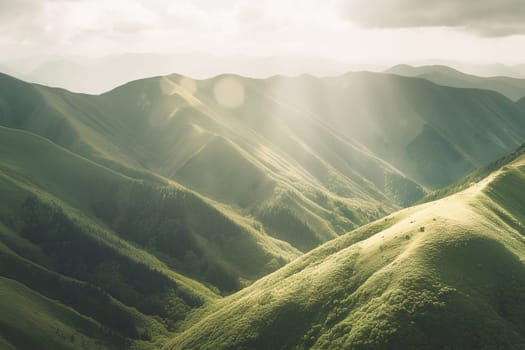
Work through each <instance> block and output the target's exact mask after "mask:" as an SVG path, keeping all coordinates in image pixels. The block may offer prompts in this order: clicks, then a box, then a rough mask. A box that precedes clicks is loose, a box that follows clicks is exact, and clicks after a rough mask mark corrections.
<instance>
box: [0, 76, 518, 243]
mask: <svg viewBox="0 0 525 350" xmlns="http://www.w3.org/2000/svg"><path fill="white" fill-rule="evenodd" d="M224 84H226V87H228V86H229V89H230V90H231V91H236V93H237V94H238V95H239V96H233V97H234V98H238V99H239V101H237V102H238V105H235V106H230V105H228V101H227V100H228V99H231V98H232V96H228V94H226V95H225V96H222V97H221V96H220V89H221V87H222V86H223V85H224ZM228 84H229V85H228ZM232 86H233V87H232ZM230 90H227V91H230ZM0 91H1V92H2V94H1V96H2V103H1V104H0V106H1V108H0V122H1V123H2V124H3V125H5V126H8V127H14V128H21V129H25V130H28V131H31V132H33V133H37V134H39V135H41V136H43V137H46V138H49V139H50V140H52V141H53V142H55V143H57V144H59V145H61V146H63V147H65V148H67V149H69V150H71V151H73V152H75V153H77V154H79V155H81V156H83V157H85V158H88V159H90V160H93V161H95V162H97V163H99V164H102V165H104V166H107V167H109V168H111V169H113V170H115V171H117V172H119V173H122V174H125V175H126V176H129V177H132V178H136V179H152V178H156V177H158V176H160V177H165V178H170V179H172V180H174V181H176V182H178V183H180V184H183V185H184V186H185V187H188V188H190V189H192V190H194V191H196V192H198V193H199V194H201V195H203V196H205V197H207V198H209V199H211V200H213V201H215V202H217V203H220V204H221V205H222V206H223V207H224V208H226V210H227V211H229V212H232V213H235V215H237V216H241V217H249V218H250V220H252V221H254V222H255V225H256V226H257V227H260V228H261V230H263V231H264V234H267V235H269V236H270V237H274V238H277V239H279V240H283V241H285V242H287V243H290V244H292V245H293V246H294V247H295V248H297V249H298V250H301V251H308V250H310V249H312V248H314V247H316V246H317V245H319V244H320V243H323V242H326V241H327V240H330V239H332V238H334V237H337V236H338V235H339V234H341V233H344V232H346V231H349V230H351V229H354V228H356V227H358V226H360V225H362V224H365V223H367V222H370V221H371V220H374V219H377V218H379V217H381V216H383V215H385V214H387V213H389V212H392V211H394V210H396V209H399V208H401V207H404V206H407V205H410V204H412V203H414V202H416V201H418V200H420V199H421V198H422V197H423V196H424V194H425V191H426V189H430V190H432V189H437V188H440V187H443V186H447V185H450V184H451V183H454V182H455V181H457V180H458V179H459V178H461V177H462V176H464V175H466V174H468V173H469V172H470V171H472V170H474V169H475V168H477V167H480V166H483V165H486V164H488V163H490V162H491V161H493V160H495V159H497V158H499V157H501V156H503V155H505V154H507V153H509V152H510V151H511V150H512V149H514V148H516V147H517V146H518V145H520V144H521V143H522V142H523V140H524V139H525V120H524V118H523V115H524V112H523V110H521V109H520V108H519V107H518V106H517V105H516V104H515V103H513V102H511V101H509V100H506V99H505V98H503V97H501V96H499V95H497V94H493V93H490V92H487V91H480V90H468V89H461V90H459V89H452V88H448V87H442V86H438V85H435V84H431V83H428V82H426V81H424V80H420V79H409V78H401V77H395V76H391V75H387V74H375V73H354V74H347V75H344V76H341V77H334V78H323V79H321V78H313V77H308V76H302V77H297V78H283V77H275V78H270V79H266V80H258V79H248V78H243V77H238V76H233V75H223V76H218V77H216V78H213V79H208V80H201V81H194V80H191V79H189V78H186V77H182V76H178V75H171V76H167V77H159V78H150V79H144V80H139V81H135V82H131V83H128V84H126V85H124V86H121V87H119V88H116V89H114V90H113V91H110V92H108V93H106V94H103V95H100V96H91V95H82V94H73V93H70V92H67V91H64V90H60V89H50V88H46V87H43V86H38V85H30V84H26V83H23V82H21V81H17V80H14V79H12V78H10V77H7V76H2V77H1V79H0ZM218 91H219V93H218ZM222 93H223V94H224V92H222ZM20 96H26V97H24V99H23V101H22V100H21V97H20ZM221 98H222V99H226V101H222V102H223V103H222V104H221V100H220V99H221ZM224 102H226V103H224ZM234 102H235V101H234ZM379 102H380V103H379ZM157 175H158V176H157ZM298 232H300V234H298ZM299 242H300V243H299Z"/></svg>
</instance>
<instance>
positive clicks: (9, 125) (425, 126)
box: [0, 73, 525, 349]
mask: <svg viewBox="0 0 525 350" xmlns="http://www.w3.org/2000/svg"><path fill="white" fill-rule="evenodd" d="M524 117H525V111H524V109H523V107H522V103H521V102H519V103H514V102H512V101H510V100H508V99H506V98H505V97H503V96H501V95H499V94H497V93H494V92H490V91H482V90H476V89H456V88H451V87H444V86H439V85H436V84H433V83H431V82H428V81H426V80H424V79H417V78H405V77H398V76H394V75H389V74H374V73H352V74H347V75H344V76H340V77H332V78H314V77H310V76H300V77H295V78H285V77H273V78H270V79H264V80H261V79H249V78H243V77H239V76H234V75H222V76H218V77H215V78H212V79H207V80H200V81H195V80H191V79H189V78H187V77H182V76H179V75H171V76H166V77H156V78H149V79H143V80H139V81H135V82H130V83H128V84H125V85H123V86H121V87H118V88H116V89H114V90H112V91H110V92H108V93H105V94H102V95H98V96H95V95H86V94H75V93H71V92H68V91H65V90H61V89H55V88H49V87H45V86H40V85H35V84H28V83H25V82H22V81H20V80H16V79H14V78H11V77H9V76H6V75H0V198H2V200H1V201H0V293H1V297H2V300H6V301H11V302H9V303H7V302H6V303H2V305H0V311H1V312H0V315H2V316H0V347H5V348H21V349H25V348H28V349H33V348H43V349H56V348H64V349H68V348H71V349H77V348H86V349H91V348H108V349H120V348H125V349H128V348H129V349H143V348H145V349H147V348H159V347H161V346H164V345H166V344H167V345H169V346H168V347H173V348H181V349H188V348H189V349H193V348H199V347H200V348H209V349H216V348H217V349H220V348H232V349H237V348H261V349H272V348H297V347H298V348H310V347H312V346H313V347H318V348H330V347H332V348H341V347H343V348H344V347H348V346H347V345H345V344H356V345H355V348H356V349H360V348H363V349H366V348H370V349H375V348H378V349H380V348H381V346H382V347H383V348H385V349H386V348H388V349H390V348H397V347H399V346H398V344H401V343H400V342H402V344H405V343H404V340H403V339H406V337H407V336H409V337H413V338H410V339H413V341H411V342H410V344H422V343H421V342H422V340H421V339H424V338H425V337H428V336H430V337H431V338H430V339H431V341H430V342H429V344H430V345H429V348H439V346H440V344H441V343H439V341H443V339H448V338H443V337H442V336H443V335H444V334H448V333H450V334H452V335H451V337H452V338H453V341H452V343H453V344H456V345H457V346H458V347H460V348H461V346H463V348H472V349H477V348H479V346H478V345H479V344H482V343H483V344H485V342H486V337H488V336H486V335H484V334H485V333H483V332H485V331H487V330H488V331H489V332H499V333H498V334H500V336H499V338H498V337H495V338H494V339H493V340H491V341H494V342H496V343H497V344H510V345H509V346H511V345H512V346H517V345H516V344H521V343H519V342H520V341H521V333H520V332H522V331H523V329H522V328H520V327H522V325H521V323H520V322H519V321H516V320H518V319H519V318H520V317H522V316H523V315H522V314H521V311H520V310H518V309H516V310H514V309H513V310H510V309H509V307H508V305H507V304H506V303H507V302H508V300H510V298H515V300H517V303H518V305H520V304H519V303H520V302H521V301H520V300H521V299H519V298H521V296H519V295H516V293H517V292H516V291H519V290H520V288H522V284H521V283H522V282H521V281H522V279H521V277H522V276H521V274H522V268H521V265H520V264H521V262H520V259H521V255H520V254H521V253H520V249H521V246H520V244H521V240H520V239H519V238H518V236H517V235H515V234H514V233H513V232H515V231H520V230H521V226H520V225H521V222H522V214H521V212H520V208H521V207H522V203H521V202H520V201H521V199H520V198H521V194H520V193H519V192H517V191H513V190H512V189H513V188H515V187H516V188H518V189H519V188H520V186H521V185H520V184H521V173H520V172H521V170H520V169H521V165H520V164H519V160H520V159H522V158H521V153H519V152H520V151H517V152H516V153H514V154H511V155H509V156H508V157H507V158H505V159H503V160H500V161H498V162H496V163H491V162H493V161H494V160H495V159H497V158H498V157H501V156H504V155H508V154H510V152H511V151H512V150H514V149H516V147H518V146H519V145H520V144H522V143H523V140H525V118H524ZM509 162H512V163H511V164H510V165H508V164H507V163H509ZM483 166H485V167H484V168H483ZM503 166H505V167H504V168H502V170H501V174H507V173H509V174H511V173H512V174H511V175H508V176H503V175H500V176H498V177H495V179H496V180H498V181H499V179H502V180H501V181H503V182H502V184H501V185H499V187H498V186H497V181H496V180H494V179H493V178H492V177H491V182H490V184H489V185H486V186H485V187H483V188H481V187H482V186H478V185H476V186H474V187H470V186H471V185H472V183H475V182H478V181H479V180H481V179H482V178H484V177H486V176H487V175H488V174H490V173H492V172H493V171H494V170H497V169H500V168H501V167H503ZM479 167H481V168H480V170H478V171H477V172H475V173H471V175H469V176H468V177H464V176H465V175H467V174H469V173H470V172H471V171H472V170H474V169H475V168H479ZM458 181H459V182H458ZM507 182H508V183H509V184H511V185H509V186H507V185H505V183H507ZM444 186H451V187H445V189H442V190H441V191H438V192H432V191H433V190H435V189H440V188H442V187H444ZM467 187H469V189H467V190H466V191H465V192H462V193H459V194H455V195H453V196H452V197H447V198H444V199H442V200H440V201H438V202H433V203H428V204H424V205H422V206H417V207H410V206H411V205H413V203H416V202H418V201H424V200H429V199H435V198H441V197H443V196H445V195H447V194H451V193H455V192H457V191H458V190H464V189H465V188H467ZM521 187H523V186H521ZM489 189H490V190H489ZM509 189H510V190H509ZM429 192H430V193H431V194H430V195H428V196H426V195H427V193H429ZM507 198H508V199H509V200H508V201H507ZM451 206H452V207H451ZM406 207H409V208H408V209H405V210H403V211H401V212H398V210H400V209H402V208H406ZM511 207H512V208H511ZM449 208H453V210H449ZM456 209H457V210H456ZM394 212H395V214H391V213H394ZM389 214H390V216H386V215H389ZM379 218H382V219H380V220H379V221H375V222H373V221H374V220H377V219H379ZM471 219H472V220H471ZM498 220H499V221H498ZM371 222H372V223H371ZM363 225H364V226H363ZM352 230H353V231H352ZM512 230H515V231H512ZM349 231H352V232H351V233H347V234H345V233H346V232H349ZM520 232H521V231H520ZM340 235H344V236H343V237H340V238H338V237H339V236H340ZM514 238H515V240H513V239H514ZM327 241H330V242H329V243H326V244H324V245H322V244H323V243H325V242H327ZM318 246H321V247H319V248H317V247H318ZM449 248H450V249H449ZM456 248H457V249H456ZM460 248H461V249H464V250H461V249H460ZM458 249H460V250H461V251H460V250H458ZM449 250H450V252H449ZM479 250H483V252H484V254H479V257H478V255H477V253H475V252H478V251H479ZM510 251H511V252H512V254H515V256H514V255H511V254H510V253H509V252H510ZM485 252H486V254H485ZM303 253H306V255H303ZM447 254H452V255H450V256H451V259H450V262H448V258H447V259H444V260H441V258H442V257H448V255H447ZM454 254H456V255H454ZM491 254H492V255H491ZM459 256H461V257H465V256H467V257H469V259H471V258H472V259H471V260H468V261H470V262H471V263H472V264H474V265H469V264H470V263H469V264H464V266H463V265H461V268H465V270H461V269H460V270H458V271H456V272H454V273H453V274H451V275H449V274H448V273H449V272H450V271H452V270H454V269H453V268H452V266H454V264H455V263H456V262H457V261H456V260H454V259H459ZM484 259H485V260H484ZM492 260H494V261H501V264H500V265H498V267H497V268H498V270H497V272H498V273H496V272H494V271H495V270H494V269H488V270H481V271H479V276H478V275H476V274H475V273H474V272H476V271H477V270H475V269H474V268H473V267H472V266H475V267H477V266H478V265H480V266H488V265H489V264H488V262H489V261H492ZM445 261H447V264H449V265H446V264H445ZM283 266H284V267H283ZM470 268H472V269H474V270H469V269H470ZM500 268H501V269H503V270H505V271H507V270H508V271H513V272H512V275H508V274H502V273H500V270H499V269H500ZM275 271H276V272H275ZM273 272H274V273H273ZM272 273H273V274H272ZM509 273H510V272H509ZM514 274H517V276H518V277H516V278H517V279H516V283H517V284H516V286H509V287H508V288H506V287H505V288H506V289H505V290H503V289H498V288H500V287H501V288H503V287H504V286H507V284H505V283H503V282H502V281H501V278H507V277H509V280H512V281H514V279H513V278H514ZM264 276H267V277H264ZM465 276H469V278H470V276H477V277H476V278H478V277H479V278H478V279H477V280H476V281H471V283H470V284H468V283H467V284H461V283H460V279H461V278H464V277H465ZM511 277H512V278H511ZM261 278H262V279H261ZM481 281H482V282H481ZM478 282H479V283H483V286H486V287H487V288H486V290H483V291H480V290H479V289H478V287H479V286H476V285H475V284H476V283H478ZM413 290H420V291H422V292H421V293H422V294H423V295H424V296H425V298H419V297H418V295H415V294H414V292H413ZM476 293H478V294H476ZM499 293H502V294H501V295H503V297H501V298H500V297H499V296H500V294H499ZM505 293H509V294H508V295H507V294H505ZM427 296H428V298H427ZM447 298H448V299H447ZM401 299H403V300H405V299H406V301H405V302H401ZM427 299H428V300H427ZM495 300H503V303H504V304H503V305H499V304H497V305H496V304H495V303H496V301H495ZM448 302H450V303H448ZM447 303H448V304H447ZM14 305H27V307H20V308H16V307H15V306H14ZM378 305H382V306H384V307H378ZM487 306H490V308H492V309H490V310H492V311H494V312H493V313H490V312H488V311H479V310H485V309H486V308H487ZM429 310H430V311H429ZM451 310H452V311H454V310H455V311H454V312H456V311H457V312H456V313H454V312H452V311H451ZM490 310H489V311H490ZM420 311H421V312H420ZM434 311H435V312H434ZM492 311H491V312H492ZM427 314H433V315H435V317H434V318H431V319H427V318H425V317H426V316H427ZM449 314H450V315H452V316H450V317H456V316H457V317H458V319H459V317H463V316H464V315H468V316H469V317H471V318H469V319H472V320H478V319H479V320H483V322H481V323H479V324H474V323H468V322H466V323H465V324H464V325H463V326H461V327H463V328H461V327H459V326H454V327H453V328H454V329H452V330H449V329H447V328H444V329H441V330H439V332H443V333H439V332H438V331H437V330H436V331H435V332H438V333H432V332H434V331H433V329H434V328H436V329H437V328H439V327H437V324H438V323H439V322H442V321H443V317H445V316H446V317H448V316H449ZM498 317H499V318H498ZM416 318H417V319H416ZM419 318H421V320H423V321H421V322H422V323H421V322H419ZM405 322H409V323H405ZM410 322H414V324H417V327H416V326H413V325H412V324H411V323H410ZM447 322H448V320H447ZM454 322H456V323H457V322H459V321H457V319H452V320H451V321H450V324H455V323H454ZM472 322H474V321H472ZM476 322H477V321H476ZM405 324H410V325H411V326H410V327H408V328H407V327H402V328H399V327H398V325H405ZM447 324H448V323H447ZM418 327H423V328H418ZM469 327H470V328H469ZM476 327H477V328H476ZM429 329H431V330H432V332H431V331H430V330H429ZM400 332H408V333H406V334H405V333H400ZM454 332H456V333H454ZM454 334H456V335H454ZM458 334H467V335H468V337H466V338H465V339H466V340H461V341H467V342H469V343H468V344H467V343H465V344H467V345H465V344H463V343H460V340H458V339H459V337H460V336H459V335H458ZM471 334H473V335H472V336H470V335H471ZM486 334H490V333H486ZM454 337H456V338H454ZM484 337H485V338H484ZM452 338H451V339H452ZM462 339H463V338H462ZM434 340H435V342H434ZM345 342H349V343H345ZM436 342H437V343H436ZM462 344H463V345H462ZM487 344H489V343H487ZM415 346H416V345H415ZM416 348H417V346H416Z"/></svg>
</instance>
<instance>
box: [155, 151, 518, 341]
mask: <svg viewBox="0 0 525 350" xmlns="http://www.w3.org/2000/svg"><path fill="white" fill-rule="evenodd" d="M507 160H508V162H506V163H505V162H500V165H502V167H501V168H499V169H496V170H495V171H494V172H492V173H490V174H489V175H488V176H487V177H485V178H484V179H482V180H481V181H479V182H477V183H475V184H473V185H472V186H470V187H469V188H467V189H465V190H463V191H461V192H459V193H456V194H453V195H451V196H449V197H446V198H443V199H440V200H438V201H435V202H430V203H426V204H422V205H419V206H415V207H411V208H408V209H405V210H402V211H399V212H397V213H394V214H392V215H389V216H387V217H385V218H384V219H381V220H379V221H376V222H374V223H371V224H369V225H366V226H363V227H362V228H359V229H357V230H355V231H352V232H350V233H348V234H346V235H344V236H342V237H340V238H338V239H336V240H334V241H331V242H329V243H326V244H325V245H323V246H322V247H320V248H317V249H315V250H313V251H311V252H310V253H308V254H306V255H304V256H302V257H301V258H299V259H297V260H296V261H294V262H292V263H290V264H288V265H287V266H285V267H284V268H282V269H280V270H278V271H277V272H275V273H273V274H271V275H269V276H267V277H264V278H263V279H261V280H259V281H258V282H256V283H255V284H253V285H251V286H250V287H248V288H246V289H244V290H242V291H240V292H238V293H237V294H234V295H232V296H230V297H228V298H225V299H223V300H220V301H218V302H217V304H215V305H214V306H213V307H210V308H209V309H208V312H207V313H205V314H204V315H203V316H202V319H201V320H200V321H198V322H196V323H195V324H194V325H193V326H192V327H190V328H188V329H187V330H185V331H184V332H183V333H182V334H180V335H178V336H176V337H175V338H174V339H173V340H172V341H171V342H169V343H168V344H167V346H166V347H165V348H166V349H306V348H308V349H341V348H348V349H445V348H451V349H493V348H501V349H522V348H524V347H525V324H524V323H523V319H524V318H525V307H524V305H525V294H524V293H523V291H524V290H525V263H524V261H525V240H524V239H523V235H524V234H525V226H524V224H523V223H524V222H525V216H524V215H523V208H524V206H525V200H524V198H525V190H524V189H525V155H524V148H521V149H520V150H519V151H518V153H515V154H514V155H513V156H512V157H510V158H509V159H507Z"/></svg>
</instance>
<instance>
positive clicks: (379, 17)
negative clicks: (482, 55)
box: [342, 0, 525, 36]
mask: <svg viewBox="0 0 525 350" xmlns="http://www.w3.org/2000/svg"><path fill="white" fill-rule="evenodd" d="M342 9H343V11H344V12H343V13H344V16H346V18H348V19H350V20H353V21H356V22H358V23H360V24H362V25H364V26H368V27H376V28H406V27H454V28H458V29H465V30H469V31H473V32H475V33H478V34H480V35H485V36H507V35H514V34H523V33H525V2H524V1H523V0H439V1H422V0H386V1H385V0H342Z"/></svg>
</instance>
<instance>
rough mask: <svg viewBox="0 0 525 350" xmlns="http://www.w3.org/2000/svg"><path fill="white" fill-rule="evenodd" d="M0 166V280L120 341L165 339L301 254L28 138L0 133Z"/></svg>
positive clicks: (200, 204)
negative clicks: (192, 316) (191, 317)
mask: <svg viewBox="0 0 525 350" xmlns="http://www.w3.org/2000/svg"><path fill="white" fill-rule="evenodd" d="M0 159H1V161H0V193H1V194H2V201H1V203H0V261H1V262H0V275H1V276H3V277H5V278H7V279H9V280H15V281H17V282H19V283H22V284H24V285H25V286H26V287H29V288H30V289H31V290H32V291H33V292H32V293H37V294H38V295H42V296H43V297H47V298H50V299H54V300H56V301H57V302H58V303H60V304H61V305H64V306H67V307H71V308H73V309H74V310H75V311H76V312H78V313H80V314H81V315H83V317H84V318H89V319H90V322H98V323H99V325H98V326H97V327H98V328H99V330H100V331H103V332H106V333H109V334H111V335H114V337H116V339H117V340H118V341H119V342H120V343H127V342H128V340H129V339H135V340H139V339H144V340H150V341H151V340H154V339H156V338H157V337H159V336H164V335H166V334H168V333H169V332H171V331H173V330H175V329H176V328H177V327H178V323H179V322H180V321H182V320H184V319H185V318H186V317H187V315H188V314H189V313H190V312H191V311H192V310H193V309H196V308H199V307H201V306H202V305H204V304H206V303H207V302H209V301H210V300H214V299H216V298H218V297H219V294H220V293H228V292H232V291H235V290H238V289H239V288H241V286H242V285H243V284H244V283H246V282H247V281H252V280H254V279H256V278H259V277H261V276H262V275H265V274H267V273H269V272H271V271H273V270H275V269H276V268H278V267H279V266H282V265H283V264H284V263H285V262H287V261H289V260H290V259H292V258H294V257H296V256H298V251H297V250H295V249H294V248H292V247H291V246H289V245H288V244H285V243H283V242H280V241H277V240H274V239H272V238H270V237H268V236H266V235H263V234H261V233H260V232H259V231H256V230H255V229H253V228H252V227H250V226H249V224H248V221H247V220H246V219H241V218H239V219H238V221H234V220H233V219H232V218H234V217H235V216H234V215H229V214H227V213H224V212H223V211H222V210H220V209H217V208H216V207H214V206H213V205H212V204H210V203H208V202H207V201H206V200H205V199H202V198H201V197H200V196H198V195H196V194H194V193H192V192H190V191H188V190H185V189H183V188H181V187H180V186H177V185H174V184H170V183H168V182H165V183H163V182H151V181H150V182H148V181H143V180H133V179H131V178H128V177H126V176H123V175H119V174H117V173H115V172H113V171H111V170H109V169H107V168H104V167H102V166H100V165H97V164H95V163H93V162H91V161H88V160H86V159H84V158H82V157H80V156H77V155H75V154H73V153H70V152H68V151H66V150H64V149H63V148H60V147H59V146H57V145H54V144H52V143H51V142H50V141H48V140H45V139H43V138H41V137H38V136H36V135H33V134H29V133H27V132H24V131H18V130H14V129H9V128H3V127H0ZM202 218H206V220H205V221H204V220H202ZM187 276H188V277H187ZM197 281H200V282H197ZM6 283H7V282H6ZM6 293H10V292H9V291H6ZM60 307H62V306H60ZM1 319H2V322H5V321H6V320H7V319H4V317H2V318H1ZM5 326H6V327H15V328H13V329H14V332H15V333H17V332H18V333H19V334H20V336H23V337H27V338H29V340H28V341H30V340H31V339H33V340H34V341H37V340H36V339H34V337H37V336H39V335H37V334H32V333H27V332H28V330H27V329H19V328H17V327H18V326H20V325H19V324H7V325H5ZM49 327H51V326H49ZM57 327H58V326H57ZM6 329H11V328H6ZM2 333H3V332H2ZM8 333H9V334H11V333H12V332H11V331H9V332H8ZM18 333H17V334H18ZM106 333H104V334H106ZM68 334H69V333H68ZM86 336H88V335H86ZM95 338H96V339H97V337H95ZM8 340H9V339H8ZM50 348H52V347H51V345H50Z"/></svg>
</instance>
